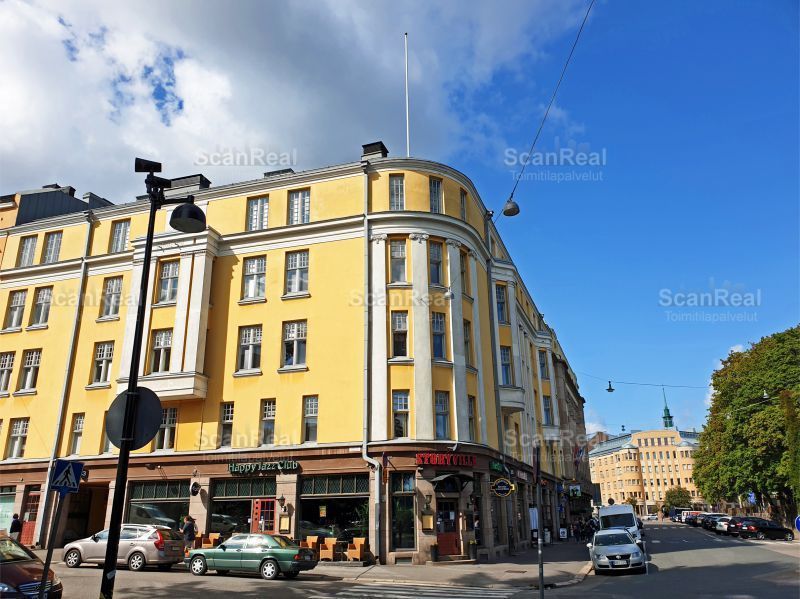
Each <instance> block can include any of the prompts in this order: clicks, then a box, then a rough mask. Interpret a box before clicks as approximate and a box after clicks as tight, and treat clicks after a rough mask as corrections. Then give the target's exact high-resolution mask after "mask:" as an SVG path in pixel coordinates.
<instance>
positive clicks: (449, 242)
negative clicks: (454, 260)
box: [445, 239, 461, 249]
mask: <svg viewBox="0 0 800 599" xmlns="http://www.w3.org/2000/svg"><path fill="white" fill-rule="evenodd" d="M445 243H446V244H447V245H449V246H450V247H454V248H456V249H458V248H460V247H461V242H460V241H458V240H457V239H447V240H445Z"/></svg>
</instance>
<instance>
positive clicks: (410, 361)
mask: <svg viewBox="0 0 800 599" xmlns="http://www.w3.org/2000/svg"><path fill="white" fill-rule="evenodd" d="M387 362H389V364H413V363H414V358H407V357H405V356H403V357H397V358H389V359H388V360H387Z"/></svg>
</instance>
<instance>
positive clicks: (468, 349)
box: [464, 320, 475, 366]
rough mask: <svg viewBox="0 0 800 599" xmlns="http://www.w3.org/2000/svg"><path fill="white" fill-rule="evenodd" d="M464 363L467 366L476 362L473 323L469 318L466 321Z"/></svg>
mask: <svg viewBox="0 0 800 599" xmlns="http://www.w3.org/2000/svg"><path fill="white" fill-rule="evenodd" d="M464 363H465V364H466V365H467V366H473V365H474V364H475V362H474V361H473V359H472V323H471V322H470V321H469V320H465V321H464Z"/></svg>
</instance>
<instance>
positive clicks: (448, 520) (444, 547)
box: [436, 499, 461, 555]
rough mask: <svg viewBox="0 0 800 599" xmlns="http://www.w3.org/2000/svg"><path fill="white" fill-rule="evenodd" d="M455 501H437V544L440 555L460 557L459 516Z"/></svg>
mask: <svg viewBox="0 0 800 599" xmlns="http://www.w3.org/2000/svg"><path fill="white" fill-rule="evenodd" d="M456 507H457V504H456V502H455V501H449V500H442V499H437V500H436V543H437V544H438V545H439V555H460V554H461V550H460V543H459V534H458V525H457V524H458V520H457V517H458V514H457V511H456Z"/></svg>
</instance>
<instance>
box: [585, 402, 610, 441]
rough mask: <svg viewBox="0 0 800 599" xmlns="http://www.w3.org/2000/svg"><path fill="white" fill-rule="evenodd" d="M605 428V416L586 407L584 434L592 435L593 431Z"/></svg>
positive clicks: (606, 428)
mask: <svg viewBox="0 0 800 599" xmlns="http://www.w3.org/2000/svg"><path fill="white" fill-rule="evenodd" d="M607 430H608V426H606V420H605V418H604V417H603V416H601V415H600V414H598V413H597V412H596V411H595V410H594V409H592V408H588V409H587V410H586V434H587V435H593V434H594V433H597V432H600V431H607Z"/></svg>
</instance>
